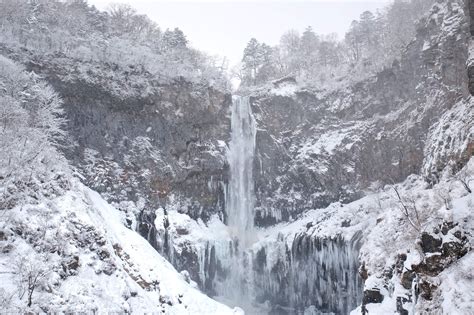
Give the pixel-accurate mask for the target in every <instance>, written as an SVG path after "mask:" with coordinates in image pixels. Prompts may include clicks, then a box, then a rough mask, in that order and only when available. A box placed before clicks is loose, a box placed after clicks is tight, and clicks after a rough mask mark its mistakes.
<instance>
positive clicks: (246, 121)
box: [220, 97, 256, 308]
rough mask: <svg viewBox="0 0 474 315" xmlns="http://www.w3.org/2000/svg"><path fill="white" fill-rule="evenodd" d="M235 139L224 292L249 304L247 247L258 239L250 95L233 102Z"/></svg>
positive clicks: (235, 300)
mask: <svg viewBox="0 0 474 315" xmlns="http://www.w3.org/2000/svg"><path fill="white" fill-rule="evenodd" d="M231 127H232V133H231V141H230V146H229V151H228V156H227V159H228V162H229V167H230V181H229V185H228V193H227V200H226V212H227V219H228V220H227V223H228V226H229V230H230V233H231V236H232V239H233V241H232V244H231V248H232V250H231V252H232V254H231V255H232V257H231V258H230V259H231V262H230V268H229V274H228V275H227V277H226V279H225V280H224V282H223V283H221V286H222V287H221V288H220V291H221V292H220V293H221V294H223V295H224V297H225V299H227V301H228V303H229V304H234V306H241V307H244V308H245V307H248V306H249V305H250V300H251V298H250V297H251V294H252V293H251V291H252V284H253V281H252V280H251V278H252V268H251V262H252V259H251V256H250V255H249V254H248V252H246V249H247V248H248V247H249V246H250V245H251V244H252V243H253V242H254V241H255V234H254V198H255V197H254V183H253V174H252V173H253V162H254V154H255V136H256V127H255V119H254V117H253V115H252V109H251V106H250V102H249V98H248V97H235V98H234V101H233V104H232V118H231Z"/></svg>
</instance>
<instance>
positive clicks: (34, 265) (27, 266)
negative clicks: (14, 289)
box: [13, 257, 50, 307]
mask: <svg viewBox="0 0 474 315" xmlns="http://www.w3.org/2000/svg"><path fill="white" fill-rule="evenodd" d="M42 261H44V259H43V260H39V261H38V260H37V259H34V258H32V257H21V258H19V259H18V260H17V261H16V262H15V264H14V266H13V268H14V269H13V273H14V274H15V275H16V276H17V285H18V295H19V298H20V299H23V297H24V296H25V295H26V297H27V305H28V307H31V305H32V303H33V293H34V292H35V290H36V289H37V288H38V287H39V286H40V285H41V284H42V283H43V281H44V279H45V278H46V276H47V275H48V273H49V272H50V270H49V269H48V268H47V267H46V266H47V264H42V263H41V262H42Z"/></svg>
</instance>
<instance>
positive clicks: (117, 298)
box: [0, 182, 238, 315]
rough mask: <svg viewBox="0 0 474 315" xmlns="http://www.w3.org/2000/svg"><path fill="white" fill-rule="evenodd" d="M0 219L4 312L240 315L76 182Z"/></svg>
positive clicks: (0, 282) (0, 296)
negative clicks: (199, 286) (188, 277)
mask: <svg viewBox="0 0 474 315" xmlns="http://www.w3.org/2000/svg"><path fill="white" fill-rule="evenodd" d="M1 215H2V220H1V223H0V224H1V225H0V250H1V252H2V255H0V308H1V309H2V310H3V311H9V312H14V313H20V312H21V313H22V312H26V311H33V312H74V313H76V312H88V313H90V312H108V313H110V312H116V313H125V312H134V313H143V312H153V313H158V312H160V313H165V314H219V315H221V314H235V313H238V310H231V309H229V308H228V307H226V306H224V305H222V304H220V303H218V302H216V301H214V300H212V299H210V298H209V297H207V296H206V295H204V294H203V293H201V292H199V291H198V290H197V289H196V288H194V287H193V286H192V284H190V283H188V282H186V279H185V277H184V276H183V275H181V274H179V273H178V272H177V271H176V270H175V269H174V268H173V266H172V265H171V264H170V263H168V262H167V261H166V260H165V259H164V258H163V257H162V256H161V255H159V254H158V253H157V252H156V251H155V250H154V249H153V248H152V246H151V245H150V244H149V243H148V242H147V241H146V240H145V239H143V238H142V237H141V236H139V235H138V234H137V233H136V232H134V231H132V230H129V229H127V228H126V227H125V226H124V225H123V223H122V220H123V218H122V217H121V213H120V212H119V211H117V210H116V209H115V208H113V207H112V206H110V205H109V204H108V203H107V202H106V201H105V200H104V199H102V198H101V197H100V195H99V194H98V193H96V192H94V191H92V190H90V189H89V188H87V187H85V186H84V185H82V184H81V183H78V182H73V184H72V189H71V190H69V191H68V192H67V193H66V194H64V195H63V196H60V197H56V198H53V199H51V200H43V201H42V202H40V203H38V204H37V205H32V204H29V205H25V206H23V207H16V208H14V209H12V210H5V211H2V213H1ZM35 278H36V283H34V282H35V281H34V280H35ZM28 286H29V288H30V289H33V290H32V291H33V294H32V297H31V299H32V302H33V303H32V306H31V308H28V307H27V304H28V296H29V294H28V292H29V289H28Z"/></svg>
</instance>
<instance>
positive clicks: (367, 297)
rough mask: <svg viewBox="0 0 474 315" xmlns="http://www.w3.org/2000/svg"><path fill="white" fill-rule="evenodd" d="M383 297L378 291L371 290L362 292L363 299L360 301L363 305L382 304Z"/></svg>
mask: <svg viewBox="0 0 474 315" xmlns="http://www.w3.org/2000/svg"><path fill="white" fill-rule="evenodd" d="M382 301H383V295H382V294H381V293H380V290H377V289H372V290H365V291H364V298H363V300H362V303H363V304H369V303H382Z"/></svg>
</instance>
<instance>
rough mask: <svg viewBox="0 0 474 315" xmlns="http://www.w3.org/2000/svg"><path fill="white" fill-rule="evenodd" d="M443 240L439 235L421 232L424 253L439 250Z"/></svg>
mask: <svg viewBox="0 0 474 315" xmlns="http://www.w3.org/2000/svg"><path fill="white" fill-rule="evenodd" d="M442 244H443V241H442V240H441V238H440V237H439V236H433V235H431V234H429V233H427V232H423V233H422V234H421V248H422V249H423V252H425V253H435V252H439V251H440V250H441V245H442Z"/></svg>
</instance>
